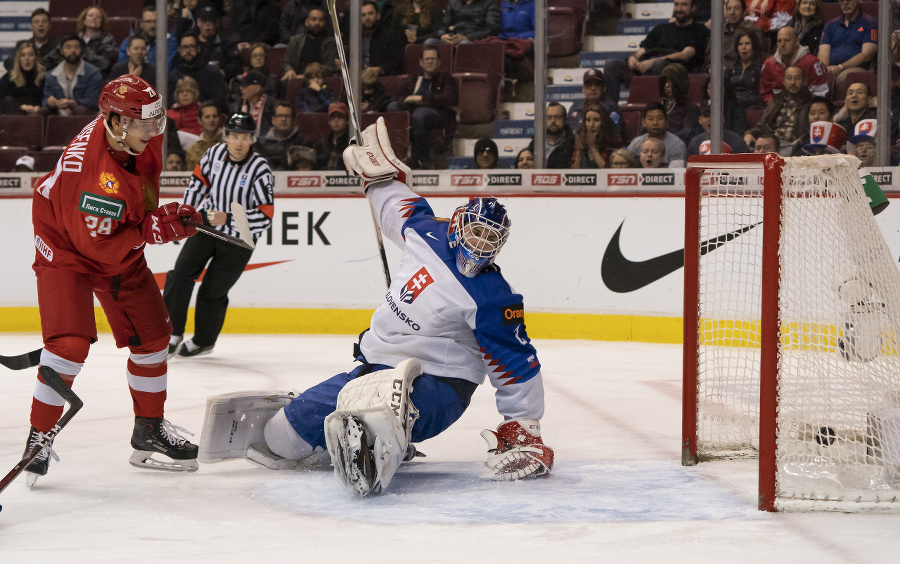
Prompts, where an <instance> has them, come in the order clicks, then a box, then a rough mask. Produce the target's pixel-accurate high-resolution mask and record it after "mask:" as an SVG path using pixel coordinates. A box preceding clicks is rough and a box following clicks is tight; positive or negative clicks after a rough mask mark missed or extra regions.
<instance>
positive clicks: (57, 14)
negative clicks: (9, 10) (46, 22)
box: [25, 0, 96, 37]
mask: <svg viewBox="0 0 900 564" xmlns="http://www.w3.org/2000/svg"><path fill="white" fill-rule="evenodd" d="M94 4H96V2H94V0H50V1H49V2H48V3H47V11H48V12H50V22H51V24H53V23H55V22H56V18H77V17H78V16H79V15H80V14H81V11H82V10H84V9H85V8H87V7H88V6H93V5H94ZM25 13H27V12H25ZM50 34H51V36H53V37H57V34H56V30H51V32H50Z"/></svg>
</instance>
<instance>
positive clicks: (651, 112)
mask: <svg viewBox="0 0 900 564" xmlns="http://www.w3.org/2000/svg"><path fill="white" fill-rule="evenodd" d="M641 124H642V125H643V126H644V131H645V132H644V133H643V134H641V135H638V136H637V137H635V138H634V139H632V140H631V143H630V144H629V145H628V150H629V151H631V154H632V155H634V157H635V158H638V155H639V154H640V152H641V145H643V143H644V141H646V140H647V138H648V137H655V138H657V139H659V140H661V141H662V142H663V143H664V144H665V146H666V151H665V153H664V157H665V159H666V166H668V167H669V168H682V167H684V163H685V161H687V146H686V145H685V144H684V141H682V140H681V139H680V138H679V137H678V136H677V135H675V134H674V133H672V132H670V131H667V129H666V108H665V106H663V105H662V104H661V103H659V102H654V103H652V104H647V107H645V108H644V111H643V112H642V121H641Z"/></svg>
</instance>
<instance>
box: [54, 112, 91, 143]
mask: <svg viewBox="0 0 900 564" xmlns="http://www.w3.org/2000/svg"><path fill="white" fill-rule="evenodd" d="M96 117H97V115H96V114H90V115H83V116H47V133H46V134H45V135H44V148H45V149H64V148H65V147H66V145H68V144H69V141H71V140H72V139H73V138H74V137H75V136H76V135H78V134H79V133H80V132H81V130H82V129H84V126H86V125H87V124H89V123H91V122H92V121H94V118H96Z"/></svg>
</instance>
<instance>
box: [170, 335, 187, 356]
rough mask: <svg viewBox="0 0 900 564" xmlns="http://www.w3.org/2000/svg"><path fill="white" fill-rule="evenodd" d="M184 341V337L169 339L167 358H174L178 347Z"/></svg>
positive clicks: (174, 336)
mask: <svg viewBox="0 0 900 564" xmlns="http://www.w3.org/2000/svg"><path fill="white" fill-rule="evenodd" d="M182 341H184V335H172V336H171V337H169V356H170V357H172V356H175V353H177V352H178V346H179V345H180V344H181V342H182Z"/></svg>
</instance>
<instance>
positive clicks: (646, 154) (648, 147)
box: [638, 137, 667, 168]
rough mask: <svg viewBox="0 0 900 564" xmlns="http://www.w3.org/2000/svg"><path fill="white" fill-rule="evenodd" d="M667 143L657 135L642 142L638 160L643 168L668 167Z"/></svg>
mask: <svg viewBox="0 0 900 564" xmlns="http://www.w3.org/2000/svg"><path fill="white" fill-rule="evenodd" d="M665 158H666V144H665V143H663V142H662V140H661V139H657V138H656V137H648V138H646V139H644V142H643V143H641V152H640V156H639V157H638V160H639V161H640V163H641V167H643V168H666V167H667V165H666V161H665Z"/></svg>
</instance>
